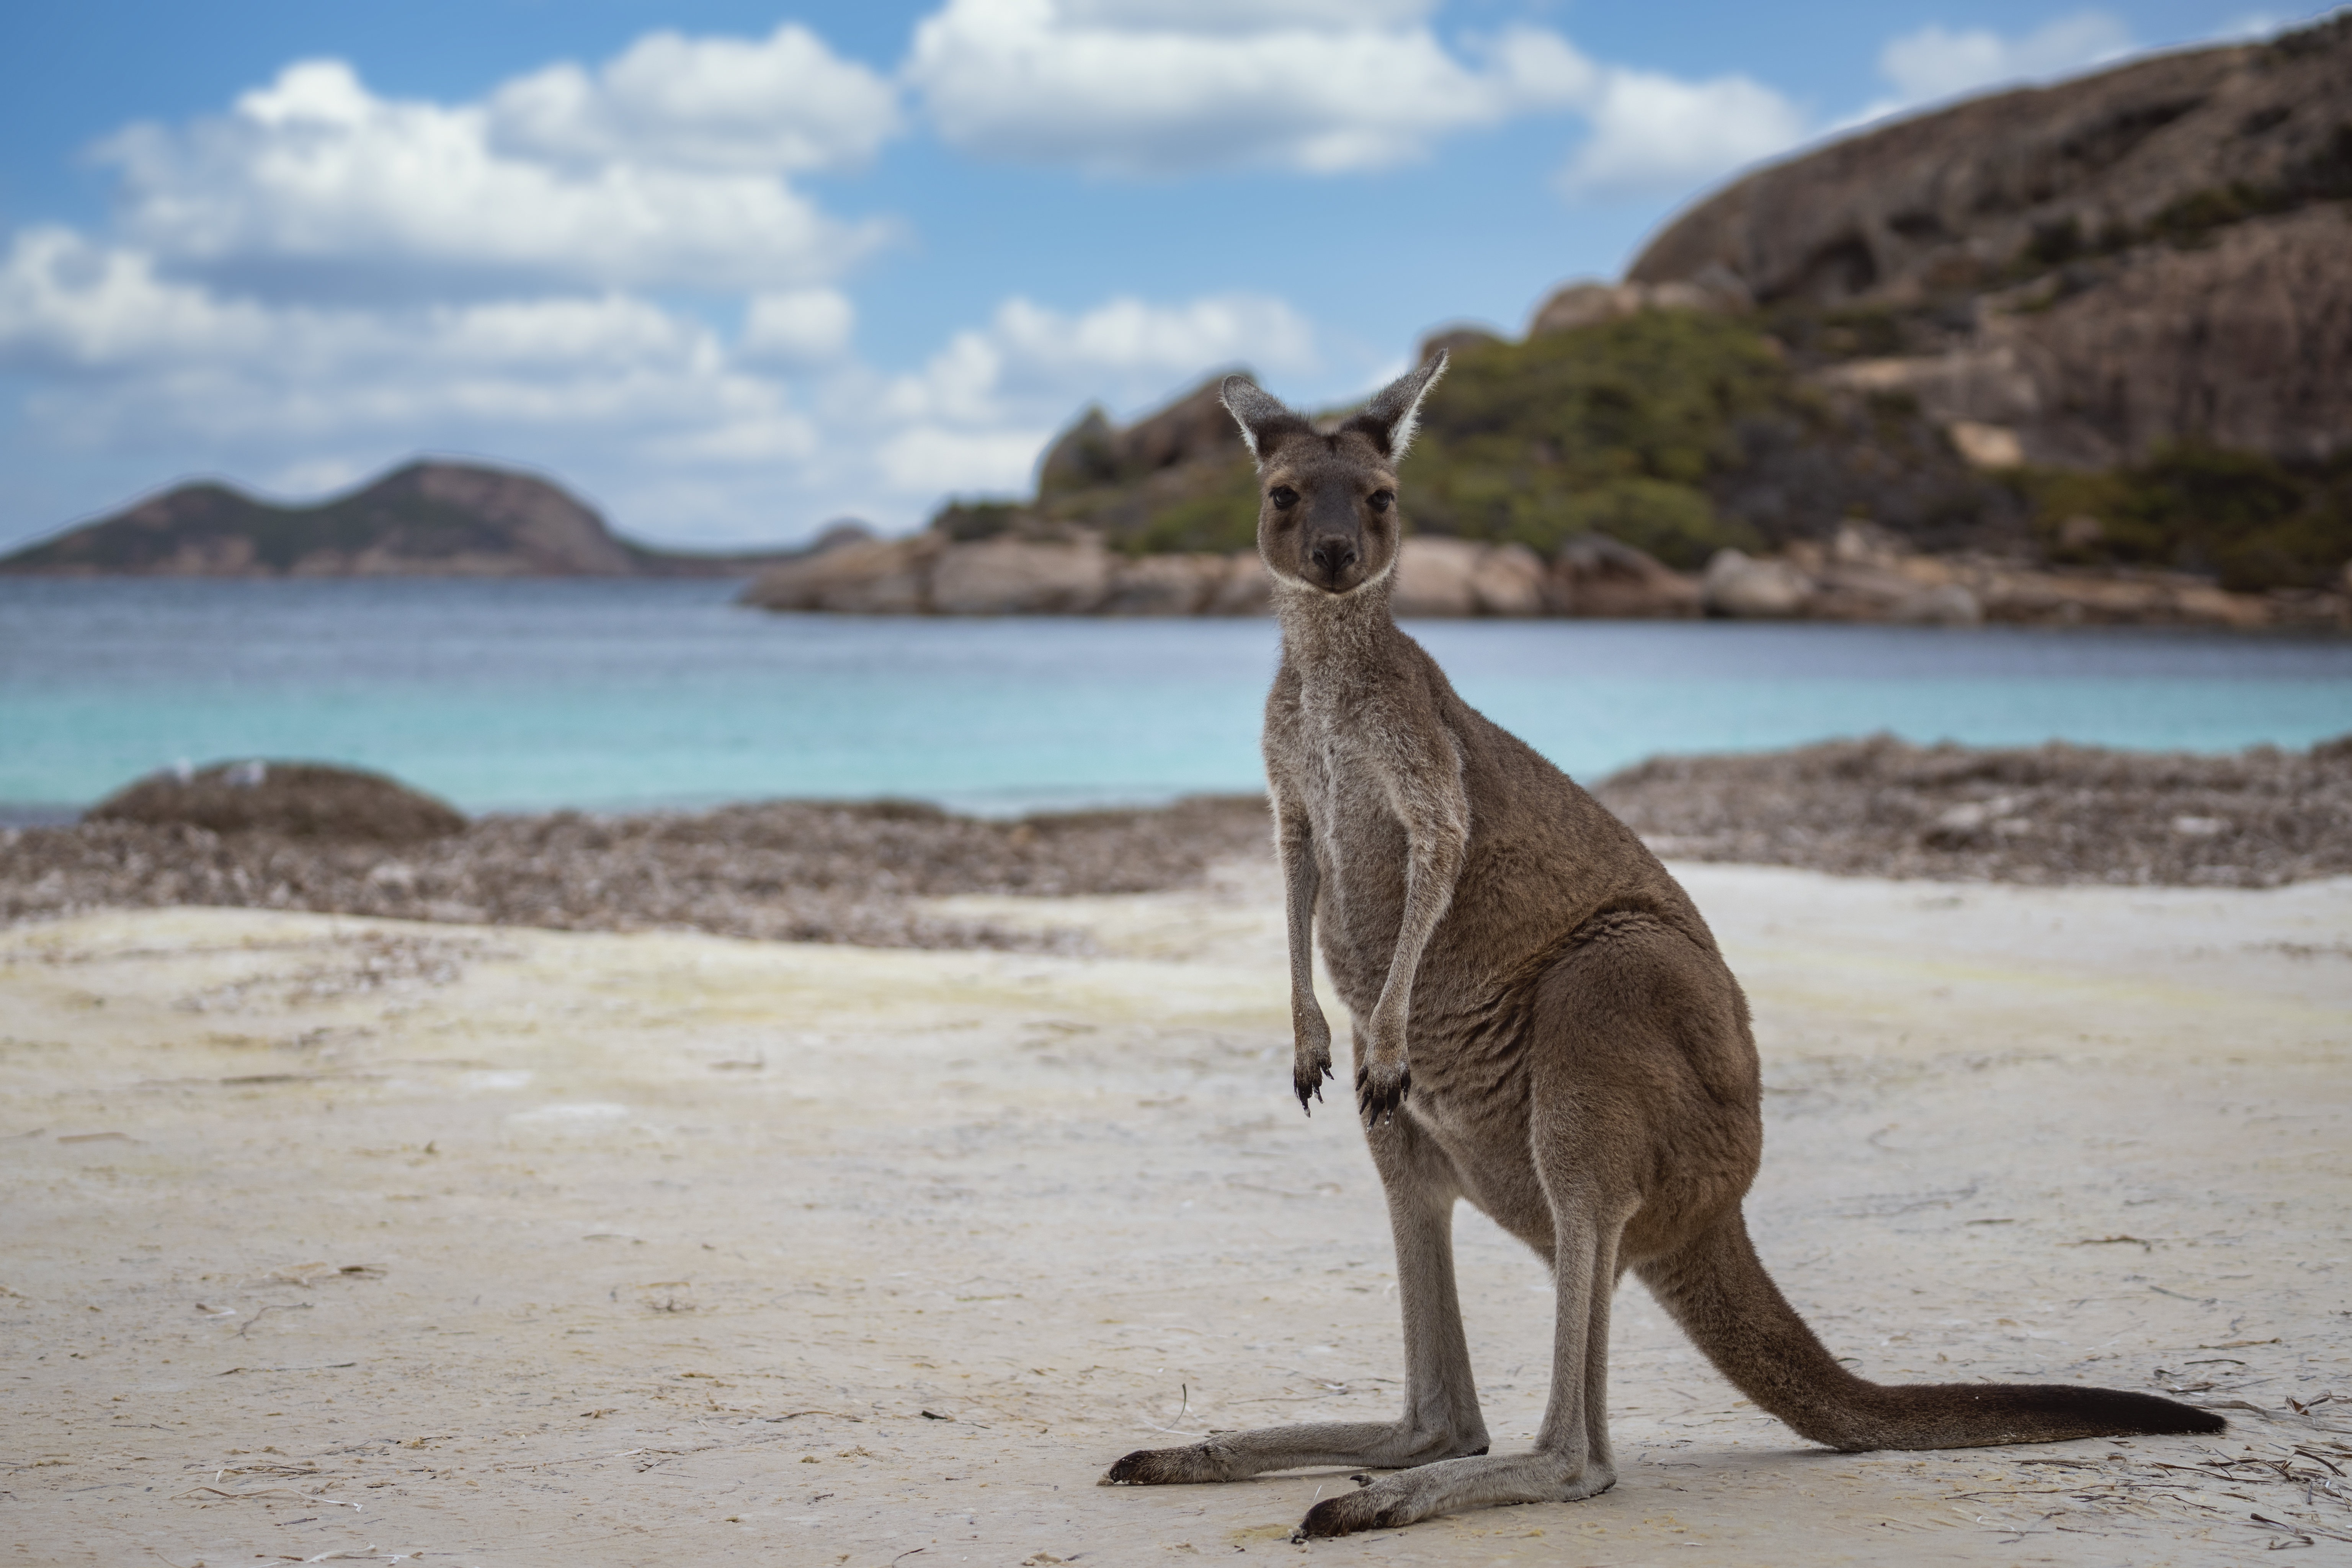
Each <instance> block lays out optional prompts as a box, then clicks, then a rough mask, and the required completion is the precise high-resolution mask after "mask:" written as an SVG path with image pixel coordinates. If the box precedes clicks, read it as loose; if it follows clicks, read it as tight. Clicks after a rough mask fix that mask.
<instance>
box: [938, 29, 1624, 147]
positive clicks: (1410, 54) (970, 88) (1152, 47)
mask: <svg viewBox="0 0 2352 1568" xmlns="http://www.w3.org/2000/svg"><path fill="white" fill-rule="evenodd" d="M1254 9H1255V13H1256V20H1255V23H1254V24H1248V23H1246V20H1245V19H1246V17H1247V13H1246V12H1245V11H1244V7H1242V6H1241V5H1238V4H1218V5H1213V7H1211V10H1210V16H1211V17H1212V18H1213V20H1215V22H1216V23H1217V24H1218V25H1217V26H1213V27H1209V26H1202V25H1200V23H1198V22H1192V23H1190V24H1189V25H1187V24H1181V23H1180V22H1179V21H1178V20H1176V19H1175V17H1176V16H1177V14H1178V12H1179V11H1180V8H1179V7H1176V6H1174V5H1172V4H1161V3H1157V0H1153V3H1144V0H1120V3H1118V4H1107V3H1104V0H1096V3H1095V4H1092V5H1058V6H1057V5H1056V4H1055V0H949V3H948V5H946V7H945V8H944V9H942V10H940V11H939V12H938V13H936V14H934V15H933V16H929V17H927V18H925V20H924V21H923V22H922V24H921V25H920V26H918V27H917V28H916V31H915V42H914V47H913V49H912V51H911V52H910V54H909V56H908V64H907V67H906V75H907V77H908V80H909V81H910V82H912V83H913V84H914V85H915V87H916V88H917V89H919V91H920V92H921V93H922V95H923V99H924V103H925V106H926V108H927V109H928V110H929V115H930V118H931V120H932V121H933V123H934V124H936V125H937V126H938V128H939V131H940V134H941V135H942V136H943V137H944V138H945V139H946V140H947V141H948V142H950V143H951V144H953V145H955V146H957V147H961V148H963V149H966V150H968V151H971V152H975V153H983V154H986V155H989V156H992V157H1003V158H1013V159H1023V160H1031V161H1035V162H1041V163H1072V164H1076V165H1079V166H1081V167H1085V168H1088V169H1093V170H1096V171H1098V172H1105V173H1119V174H1162V173H1177V172H1183V171H1189V170H1196V169H1203V168H1213V167H1219V166H1226V165H1234V164H1252V163H1255V164H1273V165H1276V166H1279V167H1286V168H1291V169H1297V170H1304V171H1307V172H1309V173H1315V174H1330V173H1335V172H1339V171H1343V170H1354V169H1371V168H1381V167H1385V166H1388V165H1391V164H1395V163H1403V162H1407V161H1409V160H1411V159H1413V158H1416V157H1419V156H1421V155H1422V154H1423V153H1425V152H1426V151H1427V150H1428V148H1429V146H1430V144H1431V143H1432V142H1433V141H1434V140H1435V139H1436V138H1437V137H1439V136H1441V135H1444V134H1445V133H1446V132H1454V131H1462V130H1468V129H1475V128H1478V127H1483V126H1491V125H1496V124H1499V123H1501V122H1502V121H1506V120H1507V119H1509V118H1511V117H1512V116H1514V115H1517V114H1521V113H1526V112H1529V111H1532V110H1559V109H1565V108H1568V107H1570V106H1571V105H1572V104H1573V103H1574V102H1575V100H1576V99H1577V97H1578V95H1579V94H1580V92H1582V91H1584V90H1586V89H1588V88H1589V86H1590V83H1591V66H1590V65H1589V64H1588V63H1586V62H1585V61H1583V59H1582V57H1580V56H1579V55H1577V54H1576V52H1575V50H1574V49H1573V48H1572V47H1570V45H1569V44H1568V43H1567V42H1566V41H1565V40H1563V39H1561V38H1559V37H1558V36H1557V35H1555V34H1549V33H1543V32H1539V31H1537V30H1534V29H1529V28H1516V29H1513V30H1511V31H1510V32H1507V33H1506V34H1504V35H1502V36H1501V37H1499V38H1497V39H1496V40H1494V41H1493V42H1492V43H1491V44H1490V45H1489V46H1488V47H1486V48H1485V49H1484V50H1483V51H1482V54H1483V58H1480V59H1479V60H1477V61H1475V62H1469V61H1465V60H1464V59H1463V58H1458V57H1457V56H1455V55H1454V54H1453V53H1451V52H1449V51H1448V50H1447V49H1446V48H1445V47H1444V45H1443V44H1441V43H1440V42H1439V41H1438V39H1437V37H1435V35H1433V33H1432V32H1431V31H1430V30H1429V29H1428V28H1427V27H1426V26H1420V25H1418V24H1417V23H1414V22H1413V18H1415V17H1417V16H1418V15H1419V14H1420V13H1421V12H1422V11H1423V9H1425V7H1423V6H1420V5H1400V4H1389V5H1368V6H1364V7H1342V6H1340V5H1324V4H1316V3H1305V4H1302V3H1297V0H1294V3H1292V4H1287V5H1284V4H1270V5H1263V6H1258V7H1255V8H1254Z"/></svg>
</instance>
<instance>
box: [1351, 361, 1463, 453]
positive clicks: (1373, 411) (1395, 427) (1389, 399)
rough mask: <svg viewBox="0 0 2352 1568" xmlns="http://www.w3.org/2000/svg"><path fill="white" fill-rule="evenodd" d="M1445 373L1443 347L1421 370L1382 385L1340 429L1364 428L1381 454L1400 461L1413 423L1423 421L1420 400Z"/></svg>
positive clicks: (1362, 429) (1409, 439)
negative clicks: (1368, 401) (1376, 393)
mask: <svg viewBox="0 0 2352 1568" xmlns="http://www.w3.org/2000/svg"><path fill="white" fill-rule="evenodd" d="M1444 374H1445V351H1444V349H1440V350H1438V351H1437V352H1436V353H1433V354H1432V355H1431V356H1430V358H1429V363H1426V364H1424V365H1423V366H1422V367H1421V368H1420V369H1419V370H1412V371H1407V372H1406V373H1405V374H1402V375H1401V376H1399V377H1397V378H1396V379H1395V380H1394V381H1392V382H1391V383H1389V384H1387V385H1386V386H1384V387H1382V388H1381V390H1380V395H1378V396H1376V397H1374V398H1373V399H1372V400H1371V401H1370V403H1367V404H1365V405H1364V406H1363V408H1362V410H1361V411H1360V413H1357V414H1356V415H1354V416H1351V417H1350V418H1349V420H1348V422H1347V423H1346V424H1344V425H1342V426H1339V428H1340V429H1342V430H1360V431H1362V432H1363V433H1364V434H1365V435H1367V436H1369V437H1371V441H1372V445H1373V446H1375V447H1379V448H1380V449H1381V456H1383V457H1385V458H1388V460H1389V461H1390V462H1391V463H1393V462H1396V461H1398V460H1400V459H1401V458H1403V457H1404V454H1405V449H1406V448H1407V447H1411V446H1412V432H1413V428H1414V426H1417V425H1419V424H1420V423H1421V400H1422V399H1423V398H1424V397H1426V396H1428V395H1429V389H1430V388H1431V387H1433V386H1435V385H1436V384H1437V378H1438V377H1439V376H1441V375H1444Z"/></svg>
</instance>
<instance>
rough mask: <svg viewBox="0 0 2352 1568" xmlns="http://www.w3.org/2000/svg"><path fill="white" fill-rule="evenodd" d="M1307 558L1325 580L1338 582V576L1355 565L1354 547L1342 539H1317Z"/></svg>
mask: <svg viewBox="0 0 2352 1568" xmlns="http://www.w3.org/2000/svg"><path fill="white" fill-rule="evenodd" d="M1307 559H1308V560H1309V561H1312V562H1313V563H1315V570H1317V571H1318V572H1320V573H1321V574H1323V575H1324V576H1325V577H1326V578H1327V579H1328V580H1330V581H1332V582H1338V581H1339V574H1341V573H1342V572H1345V571H1346V570H1347V569H1348V568H1349V567H1350V566H1353V565H1354V564H1355V563H1356V547H1355V546H1354V545H1353V544H1350V543H1349V542H1348V541H1346V540H1344V539H1318V540H1317V541H1316V542H1315V546H1314V548H1313V549H1311V550H1309V551H1308V552H1307Z"/></svg>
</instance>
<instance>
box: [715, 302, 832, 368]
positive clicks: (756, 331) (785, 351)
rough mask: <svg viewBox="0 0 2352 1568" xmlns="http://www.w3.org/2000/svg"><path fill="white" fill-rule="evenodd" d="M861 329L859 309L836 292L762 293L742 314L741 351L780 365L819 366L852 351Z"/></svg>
mask: <svg viewBox="0 0 2352 1568" xmlns="http://www.w3.org/2000/svg"><path fill="white" fill-rule="evenodd" d="M856 327H857V310H856V306H854V305H852V304H851V303H850V302H849V299H848V296H846V295H845V294H843V293H841V292H840V291H838V290H837V289H793V290H792V291H791V292H789V293H783V294H757V295H754V296H752V299H751V304H750V305H749V306H747V307H746V308H745V310H744V311H743V336H742V340H741V352H742V353H743V354H744V355H745V357H747V358H750V359H756V360H761V361H772V362H774V363H779V364H819V363H824V362H825V361H827V360H833V359H838V358H839V357H840V356H841V355H842V354H843V353H845V352H847V350H848V348H849V339H850V334H851V333H852V332H854V331H856Z"/></svg>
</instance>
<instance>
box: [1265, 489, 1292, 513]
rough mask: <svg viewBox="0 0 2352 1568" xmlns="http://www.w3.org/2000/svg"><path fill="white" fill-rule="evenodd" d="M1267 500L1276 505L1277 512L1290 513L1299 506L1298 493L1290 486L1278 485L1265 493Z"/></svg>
mask: <svg viewBox="0 0 2352 1568" xmlns="http://www.w3.org/2000/svg"><path fill="white" fill-rule="evenodd" d="M1265 499H1266V500H1270V501H1272V502H1273V503H1274V510H1276V511H1288V510H1290V509H1291V508H1292V507H1295V506H1297V504H1298V492H1297V490H1295V489H1291V488H1290V487H1289V486H1288V485H1276V486H1275V487H1274V489H1270V490H1268V491H1266V492H1265Z"/></svg>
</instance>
